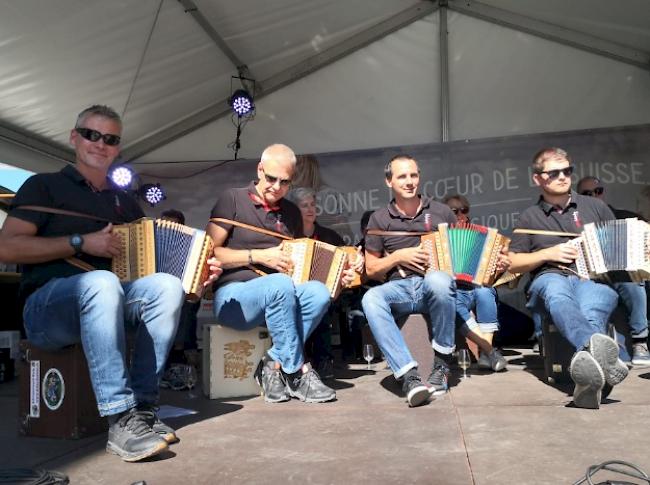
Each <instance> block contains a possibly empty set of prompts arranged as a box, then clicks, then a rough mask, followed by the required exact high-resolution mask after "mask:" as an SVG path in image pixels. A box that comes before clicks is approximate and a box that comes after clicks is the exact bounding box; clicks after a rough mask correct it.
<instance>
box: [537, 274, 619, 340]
mask: <svg viewBox="0 0 650 485" xmlns="http://www.w3.org/2000/svg"><path fill="white" fill-rule="evenodd" d="M617 302H618V295H617V294H616V292H615V291H614V290H613V289H612V288H611V287H609V286H607V285H603V284H601V283H596V282H594V281H591V280H581V279H580V278H578V277H577V276H564V275H561V274H558V273H544V274H541V275H539V276H538V277H536V278H535V279H534V280H533V282H532V283H531V285H530V288H529V298H528V303H527V305H526V307H527V308H528V309H529V310H530V311H531V312H532V313H533V315H534V318H533V319H534V320H535V321H536V322H541V318H542V315H549V316H550V317H551V319H552V320H553V323H554V324H555V326H556V327H557V329H558V330H559V332H560V333H561V334H562V335H563V336H564V338H566V339H567V340H568V341H569V342H570V343H571V344H572V345H573V346H574V347H575V349H576V350H582V349H583V348H584V347H585V346H586V345H588V344H589V339H590V338H591V336H592V335H593V334H594V333H607V321H608V319H609V316H610V315H611V314H612V312H613V311H614V309H615V308H616V304H617Z"/></svg>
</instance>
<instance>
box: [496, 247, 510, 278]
mask: <svg viewBox="0 0 650 485" xmlns="http://www.w3.org/2000/svg"><path fill="white" fill-rule="evenodd" d="M510 264H511V261H510V257H509V256H508V247H507V246H505V247H504V248H503V249H502V250H501V252H500V253H499V256H497V268H496V269H497V273H503V272H505V271H508V268H510Z"/></svg>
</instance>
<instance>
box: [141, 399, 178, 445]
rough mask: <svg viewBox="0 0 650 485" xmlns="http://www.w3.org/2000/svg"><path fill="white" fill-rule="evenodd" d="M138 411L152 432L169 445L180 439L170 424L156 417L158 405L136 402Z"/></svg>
mask: <svg viewBox="0 0 650 485" xmlns="http://www.w3.org/2000/svg"><path fill="white" fill-rule="evenodd" d="M138 413H139V414H141V415H142V416H143V417H144V419H145V421H146V422H147V424H149V426H151V429H152V430H153V432H154V433H156V434H157V435H158V436H160V437H161V438H162V439H164V440H165V441H166V442H167V443H169V444H170V445H171V444H172V443H177V442H178V441H180V440H179V439H178V436H176V431H175V430H174V428H172V427H171V426H169V425H167V424H165V423H163V422H162V421H161V420H160V418H159V417H158V407H157V406H153V405H151V404H138Z"/></svg>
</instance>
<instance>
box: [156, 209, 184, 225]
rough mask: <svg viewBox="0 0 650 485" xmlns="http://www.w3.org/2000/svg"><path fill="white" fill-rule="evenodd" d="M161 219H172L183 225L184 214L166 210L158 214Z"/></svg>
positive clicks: (174, 210)
mask: <svg viewBox="0 0 650 485" xmlns="http://www.w3.org/2000/svg"><path fill="white" fill-rule="evenodd" d="M160 218H161V219H165V218H166V219H174V220H175V221H178V222H179V223H181V224H185V214H183V213H182V212H181V211H179V210H176V209H167V210H166V211H163V212H162V213H161V214H160Z"/></svg>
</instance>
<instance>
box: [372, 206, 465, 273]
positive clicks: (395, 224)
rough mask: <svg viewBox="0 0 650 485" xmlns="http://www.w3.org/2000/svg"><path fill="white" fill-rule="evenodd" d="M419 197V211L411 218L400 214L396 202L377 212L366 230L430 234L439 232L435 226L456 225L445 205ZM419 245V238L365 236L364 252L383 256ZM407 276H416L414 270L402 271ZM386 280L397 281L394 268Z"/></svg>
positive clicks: (453, 216) (406, 269)
mask: <svg viewBox="0 0 650 485" xmlns="http://www.w3.org/2000/svg"><path fill="white" fill-rule="evenodd" d="M418 197H420V199H421V200H420V202H421V204H420V208H419V210H418V212H417V213H416V214H415V216H413V217H409V216H406V215H404V214H402V213H401V212H400V211H399V210H398V209H397V206H396V205H395V199H393V200H391V201H390V203H389V204H388V206H386V207H383V208H381V209H378V210H376V211H375V212H373V214H372V215H371V216H370V221H368V230H371V229H378V230H380V231H407V232H432V231H435V230H437V229H438V224H441V223H444V222H446V223H447V224H456V216H455V215H454V213H453V212H452V211H451V209H450V208H449V206H448V205H447V204H442V203H440V202H436V201H435V200H433V199H432V198H429V197H423V196H421V195H420V196H418ZM419 244H420V238H419V237H418V236H372V235H370V234H367V235H366V238H365V249H366V251H370V252H373V253H379V254H380V255H383V254H384V253H385V252H386V253H393V252H395V251H397V250H398V249H402V248H412V247H415V246H417V245H419ZM404 271H405V274H406V276H407V277H408V276H413V275H418V276H421V275H419V274H418V273H416V272H415V271H411V270H409V269H408V268H404ZM387 276H388V279H389V280H393V279H400V278H402V276H401V275H400V274H399V271H398V270H397V268H392V269H391V270H390V272H389V273H388V275H387Z"/></svg>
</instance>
